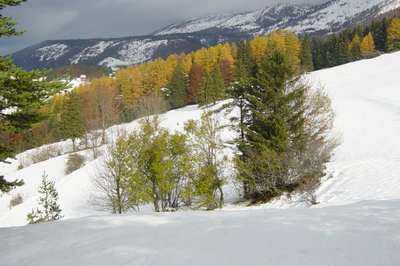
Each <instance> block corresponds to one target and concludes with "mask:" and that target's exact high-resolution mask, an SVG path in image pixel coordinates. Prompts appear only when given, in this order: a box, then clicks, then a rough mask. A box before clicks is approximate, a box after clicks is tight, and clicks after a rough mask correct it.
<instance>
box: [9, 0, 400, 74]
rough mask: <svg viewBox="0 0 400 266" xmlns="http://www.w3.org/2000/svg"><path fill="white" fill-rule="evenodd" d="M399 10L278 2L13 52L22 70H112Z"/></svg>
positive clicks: (351, 3)
mask: <svg viewBox="0 0 400 266" xmlns="http://www.w3.org/2000/svg"><path fill="white" fill-rule="evenodd" d="M398 8H400V0H330V1H328V2H326V3H324V4H321V5H317V6H307V5H292V4H278V5H274V6H267V7H266V8H263V9H260V10H256V11H253V12H241V13H237V14H225V15H215V16H205V17H201V18H194V19H188V20H185V21H182V22H179V23H176V24H173V25H170V26H168V27H165V28H163V29H161V30H158V31H156V32H154V33H153V34H150V35H148V36H142V37H125V38H116V39H88V40H57V41H46V42H43V43H40V44H37V45H35V46H31V47H28V48H26V49H24V50H21V51H19V52H16V53H15V54H13V55H12V56H13V59H14V61H15V63H16V64H17V65H18V66H21V67H23V68H26V69H33V68H51V67H57V66H66V65H70V64H86V65H103V66H106V67H109V68H112V69H117V68H119V67H123V66H126V65H131V64H137V63H141V62H144V61H147V60H151V59H154V58H156V57H166V56H168V55H170V54H172V53H181V52H190V51H193V50H197V49H199V48H201V47H205V46H210V45H215V44H217V43H220V42H226V41H229V42H238V41H239V40H241V39H247V38H250V37H251V36H253V35H254V34H266V33H269V32H271V31H273V30H274V29H277V28H285V29H290V30H293V31H295V32H297V33H300V34H305V33H307V34H326V33H330V32H336V31H339V30H341V29H344V28H348V27H351V26H353V25H355V24H356V23H359V22H363V21H366V20H370V19H372V18H374V17H377V16H380V15H383V14H385V13H386V12H389V11H393V10H395V9H398Z"/></svg>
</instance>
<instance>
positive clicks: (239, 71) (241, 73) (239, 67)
mask: <svg viewBox="0 0 400 266" xmlns="http://www.w3.org/2000/svg"><path fill="white" fill-rule="evenodd" d="M252 58H253V56H252V52H251V47H250V44H249V43H248V42H245V41H240V43H239V48H238V51H237V59H236V62H235V68H236V78H237V79H249V78H251V77H252V76H253V74H254V69H255V66H254V62H253V61H252Z"/></svg>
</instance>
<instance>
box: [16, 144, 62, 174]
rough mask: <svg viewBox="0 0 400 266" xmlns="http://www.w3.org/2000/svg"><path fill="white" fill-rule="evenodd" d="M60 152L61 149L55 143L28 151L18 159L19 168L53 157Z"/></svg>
mask: <svg viewBox="0 0 400 266" xmlns="http://www.w3.org/2000/svg"><path fill="white" fill-rule="evenodd" d="M61 154H62V150H61V148H60V147H59V146H57V145H49V146H46V147H43V148H41V149H38V150H34V151H31V152H28V153H26V154H24V155H21V157H20V158H19V159H18V161H19V163H20V166H19V167H18V169H19V170H21V169H23V168H25V167H28V166H30V165H33V164H36V163H40V162H44V161H47V160H48V159H51V158H55V157H57V156H60V155H61Z"/></svg>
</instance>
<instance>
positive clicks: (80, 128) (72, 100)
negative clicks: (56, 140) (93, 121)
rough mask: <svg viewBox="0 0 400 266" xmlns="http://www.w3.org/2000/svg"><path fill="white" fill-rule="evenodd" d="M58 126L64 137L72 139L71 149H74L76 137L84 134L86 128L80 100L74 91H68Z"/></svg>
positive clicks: (75, 148)
mask: <svg viewBox="0 0 400 266" xmlns="http://www.w3.org/2000/svg"><path fill="white" fill-rule="evenodd" d="M59 128H60V132H61V134H62V135H63V137H64V138H67V139H72V145H73V150H74V151H76V150H77V147H76V139H78V138H82V137H84V136H85V133H86V128H85V124H84V120H83V114H82V106H81V102H80V100H79V96H78V95H77V94H76V93H75V92H71V93H69V95H68V98H67V99H66V100H65V102H64V106H63V109H62V112H61V118H60V122H59Z"/></svg>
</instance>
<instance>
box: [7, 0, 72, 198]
mask: <svg viewBox="0 0 400 266" xmlns="http://www.w3.org/2000/svg"><path fill="white" fill-rule="evenodd" d="M22 2H25V1H21V0H6V1H1V4H0V12H1V11H2V10H3V9H4V8H6V7H10V6H18V5H20V4H21V3H22ZM15 25H16V22H13V21H12V20H11V18H10V17H4V16H2V15H1V14H0V38H3V37H10V36H18V35H21V34H22V33H23V32H22V31H18V30H16V29H15ZM0 73H1V74H0V99H1V104H0V134H2V135H3V136H5V138H3V139H2V140H1V141H0V162H4V161H5V160H6V159H7V158H9V157H12V156H14V155H15V147H12V146H10V145H9V144H8V143H7V141H5V139H6V137H7V136H10V135H11V134H14V133H20V132H21V131H24V130H29V129H30V128H31V127H32V126H33V125H34V124H35V123H37V122H39V121H40V120H41V119H43V118H44V116H43V115H41V114H39V113H38V109H39V107H40V106H41V105H42V104H43V103H44V102H45V101H46V100H47V99H48V97H49V96H50V95H53V94H54V93H56V92H58V91H60V90H61V89H63V88H65V85H64V84H62V83H60V82H57V81H53V82H51V83H50V82H46V81H45V80H44V79H41V78H43V77H44V76H45V74H46V73H45V72H42V71H29V72H27V71H24V70H23V69H21V68H18V67H16V66H15V65H14V63H13V62H12V61H11V59H10V58H5V57H0ZM10 110H13V112H10ZM22 184H23V182H22V181H18V180H15V181H6V180H5V179H4V177H3V176H0V192H9V191H10V190H11V189H12V188H14V187H15V186H21V185H22Z"/></svg>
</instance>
